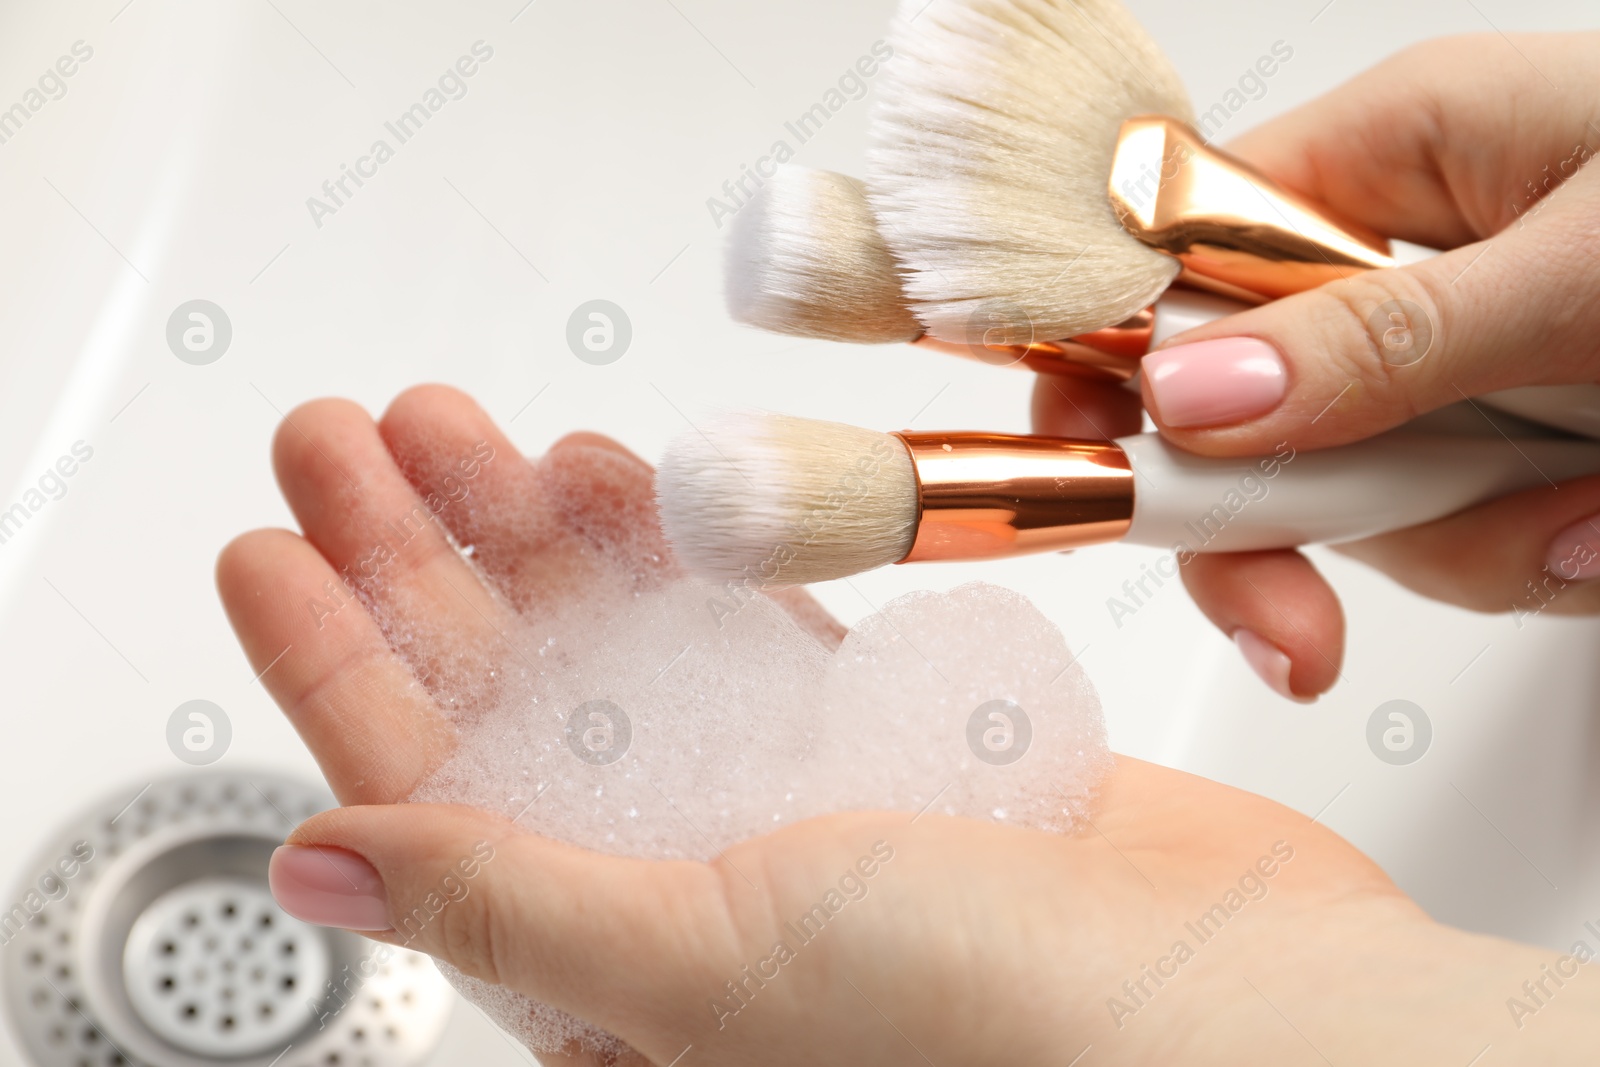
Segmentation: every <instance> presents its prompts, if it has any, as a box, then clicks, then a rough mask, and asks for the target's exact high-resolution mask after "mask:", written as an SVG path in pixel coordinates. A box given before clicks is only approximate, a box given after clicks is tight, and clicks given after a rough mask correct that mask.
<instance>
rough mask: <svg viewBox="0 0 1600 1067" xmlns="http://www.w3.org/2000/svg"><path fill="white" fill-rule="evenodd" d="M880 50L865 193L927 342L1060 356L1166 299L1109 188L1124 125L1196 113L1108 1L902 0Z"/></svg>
mask: <svg viewBox="0 0 1600 1067" xmlns="http://www.w3.org/2000/svg"><path fill="white" fill-rule="evenodd" d="M891 41H892V43H893V45H894V50H895V58H894V59H893V60H892V61H891V62H889V63H888V64H886V65H885V74H884V77H883V82H882V83H881V85H880V88H879V94H880V95H879V98H878V104H877V109H876V111H875V113H874V121H873V143H872V147H871V149H870V151H869V167H868V174H869V181H868V189H869V193H870V199H871V204H872V207H873V208H874V209H875V211H876V213H877V217H878V219H879V220H880V222H881V223H882V230H883V233H884V235H885V237H886V238H887V239H888V244H889V246H890V248H891V249H892V250H893V253H894V255H895V258H896V259H897V260H898V261H899V263H900V264H901V265H902V267H903V268H905V270H906V272H907V273H906V277H905V281H904V285H905V290H906V293H907V295H908V296H909V298H910V300H911V304H912V308H913V310H914V311H915V312H916V314H917V316H918V318H920V319H921V321H922V323H923V325H925V326H926V327H927V328H928V332H929V333H930V334H932V335H933V336H934V337H937V338H939V339H941V340H946V341H957V342H966V343H975V342H980V341H985V340H989V341H993V340H995V331H996V330H999V331H1001V332H1002V333H1003V334H1004V338H1003V339H1004V340H1005V341H1007V342H1010V343H1025V342H1028V341H1030V340H1057V339H1060V338H1063V337H1071V336H1074V335H1077V334H1080V333H1086V332H1089V331H1091V330H1097V329H1101V328H1103V327H1106V326H1111V325H1114V324H1116V323H1118V322H1122V321H1124V320H1126V319H1128V318H1129V317H1131V316H1132V315H1133V314H1134V313H1136V312H1137V311H1139V310H1140V309H1141V308H1144V307H1145V306H1147V305H1148V304H1149V303H1150V302H1151V301H1153V300H1154V299H1155V298H1156V297H1157V296H1159V295H1160V293H1161V292H1162V291H1163V290H1164V289H1166V287H1167V286H1168V285H1170V284H1171V283H1172V280H1173V279H1174V278H1175V277H1176V276H1177V273H1178V264H1177V262H1176V261H1175V260H1174V259H1172V258H1171V257H1169V256H1166V255H1164V254H1162V253H1160V252H1156V251H1154V250H1152V249H1150V248H1147V247H1146V246H1144V245H1142V244H1140V243H1139V242H1138V241H1137V240H1136V239H1134V238H1133V237H1132V236H1130V235H1129V234H1128V233H1127V232H1126V231H1125V230H1123V228H1122V226H1121V224H1120V223H1119V222H1118V221H1117V218H1116V215H1115V214H1114V212H1113V211H1112V208H1111V206H1110V202H1109V200H1108V198H1107V195H1106V185H1107V181H1108V178H1109V175H1110V173H1111V160H1112V156H1113V152H1114V149H1115V146H1116V140H1117V132H1118V130H1119V128H1120V127H1121V125H1122V122H1123V121H1124V120H1125V119H1127V118H1130V117H1132V116H1134V115H1140V114H1164V115H1171V116H1173V117H1175V118H1180V119H1185V120H1189V119H1191V116H1192V108H1191V106H1190V104H1189V99H1188V94H1187V93H1186V92H1185V90H1184V87H1183V83H1182V82H1181V81H1180V80H1179V78H1178V75H1177V72H1176V71H1174V70H1173V68H1172V66H1171V64H1170V63H1169V62H1168V61H1167V58H1166V57H1165V56H1164V55H1163V54H1162V52H1161V50H1160V49H1159V48H1158V47H1157V46H1156V44H1155V42H1154V41H1152V40H1151V39H1150V38H1149V36H1148V35H1147V34H1146V33H1145V32H1144V29H1143V28H1142V27H1141V26H1140V25H1139V23H1138V21H1137V20H1136V19H1135V18H1134V17H1133V15H1132V14H1130V13H1129V12H1128V11H1127V9H1126V8H1124V7H1123V6H1122V5H1121V4H1120V3H1118V2H1117V0H939V2H938V3H936V4H931V5H930V4H928V3H927V0H902V5H901V8H900V12H899V14H898V16H897V19H896V24H895V32H894V34H893V36H892V38H891Z"/></svg>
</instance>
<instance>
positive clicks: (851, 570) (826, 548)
mask: <svg viewBox="0 0 1600 1067" xmlns="http://www.w3.org/2000/svg"><path fill="white" fill-rule="evenodd" d="M656 496H657V500H658V502H659V504H660V508H661V523H662V528H663V529H664V530H665V531H666V535H667V539H668V540H669V541H670V542H671V543H672V546H673V549H674V551H675V552H676V553H677V555H678V558H679V560H680V561H681V562H682V563H683V564H684V565H685V566H686V567H688V568H689V569H690V570H691V571H695V572H697V573H700V574H703V575H706V576H708V577H715V578H725V579H733V580H741V581H745V582H748V583H750V584H751V585H752V586H755V587H762V586H769V585H770V586H781V585H801V584H806V583H809V582H820V581H827V580H829V579H832V578H843V577H848V576H849V575H852V574H859V573H861V572H862V571H867V570H872V569H874V568H876V567H881V566H883V565H884V564H886V563H896V562H898V561H900V560H901V559H904V558H905V556H906V553H908V552H909V551H910V550H911V544H912V541H913V540H914V539H915V537H916V525H917V482H916V474H915V471H914V470H913V468H912V465H911V456H910V454H909V453H908V452H907V451H906V448H905V445H904V443H903V442H901V441H900V440H898V439H897V438H895V437H893V436H891V435H889V434H884V433H878V432H875V431H873V430H863V429H860V428H858V427H855V426H846V425H843V424H841V423H836V422H817V421H814V420H811V419H797V418H792V417H789V416H785V415H756V414H742V415H729V416H724V417H722V418H720V419H717V420H715V421H713V422H709V423H707V424H706V425H704V426H703V427H701V428H699V429H695V430H691V431H689V432H687V433H685V434H684V435H683V436H681V437H679V438H678V439H677V440H675V441H674V442H673V443H672V445H671V446H670V447H669V448H668V449H667V454H666V456H665V458H663V459H662V461H661V467H660V470H659V471H658V473H657V476H656Z"/></svg>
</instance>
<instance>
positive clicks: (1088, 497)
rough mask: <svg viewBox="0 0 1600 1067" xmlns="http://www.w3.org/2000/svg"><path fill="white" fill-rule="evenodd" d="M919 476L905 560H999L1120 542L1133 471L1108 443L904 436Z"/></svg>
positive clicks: (1129, 517)
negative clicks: (914, 521)
mask: <svg viewBox="0 0 1600 1067" xmlns="http://www.w3.org/2000/svg"><path fill="white" fill-rule="evenodd" d="M895 436H897V437H899V438H900V440H902V441H904V442H905V445H906V448H907V450H909V451H910V453H911V463H912V466H913V468H914V469H915V471H916V475H917V537H916V540H915V542H914V543H913V544H912V546H911V551H910V552H909V553H907V555H906V558H905V559H903V560H901V561H900V562H902V563H917V562H922V561H924V560H937V559H995V558H998V557H1001V556H1018V555H1023V554H1025V553H1029V552H1048V551H1051V550H1061V549H1069V548H1081V547H1082V546H1084V545H1097V544H1103V543H1105V542H1107V541H1118V540H1121V539H1122V537H1123V535H1124V534H1126V533H1127V531H1128V528H1129V526H1130V525H1132V522H1133V468H1132V467H1130V466H1129V464H1128V457H1127V455H1126V454H1124V453H1123V451H1122V449H1120V448H1118V447H1117V446H1116V445H1114V444H1111V443H1109V442H1106V441H1075V440H1069V439H1067V438H1060V437H1023V436H1018V435H1015V434H998V433H914V432H912V431H909V430H908V431H905V432H903V433H899V434H896V435H895Z"/></svg>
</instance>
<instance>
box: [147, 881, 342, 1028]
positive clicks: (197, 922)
mask: <svg viewBox="0 0 1600 1067" xmlns="http://www.w3.org/2000/svg"><path fill="white" fill-rule="evenodd" d="M330 973H331V972H330V970H329V967H328V945H327V942H326V941H325V940H324V939H323V937H322V935H321V933H320V932H319V931H317V930H315V929H313V928H311V927H308V926H306V925H305V924H304V923H299V922H296V921H294V920H293V919H289V918H286V917H285V916H284V914H283V912H282V911H280V910H279V909H278V905H277V904H276V903H275V902H274V901H273V899H272V894H271V893H269V892H267V890H266V888H265V887H264V886H262V885H260V884H259V883H256V882H248V881H245V880H243V879H239V878H201V879H197V880H196V881H193V882H190V883H188V884H187V885H181V886H179V887H178V888H176V889H174V890H171V891H170V892H168V893H167V894H165V895H164V896H162V897H160V898H159V899H158V900H156V902H155V903H153V904H151V905H150V906H149V907H148V908H146V909H145V912H144V914H143V915H141V916H139V918H138V920H137V921H135V922H134V924H133V932H132V933H131V934H130V935H129V936H128V944H127V947H126V948H124V949H123V952H122V979H123V982H124V984H125V985H126V986H127V990H128V999H130V1000H132V1001H133V1007H134V1010H135V1011H137V1012H138V1013H139V1017H140V1018H142V1019H143V1020H144V1021H145V1023H146V1024H147V1025H148V1026H149V1027H150V1029H152V1030H154V1031H155V1032H156V1033H158V1034H160V1035H161V1036H162V1037H164V1038H166V1039H167V1040H168V1041H170V1042H172V1043H173V1044H174V1045H177V1046H178V1047H179V1048H185V1049H188V1050H189V1051H191V1052H198V1053H200V1054H201V1055H203V1056H214V1057H228V1058H233V1057H236V1056H238V1055H239V1054H240V1053H250V1052H255V1051H257V1050H258V1049H263V1048H271V1047H273V1046H277V1047H279V1048H281V1047H283V1045H284V1044H285V1043H287V1042H288V1041H289V1040H290V1039H292V1038H293V1037H294V1035H295V1031H297V1030H299V1029H300V1027H301V1026H303V1025H304V1024H305V1011H304V1010H303V1009H304V1005H305V1001H306V991H307V990H315V989H320V988H321V987H322V986H323V984H324V983H326V982H327V981H328V978H329V976H330Z"/></svg>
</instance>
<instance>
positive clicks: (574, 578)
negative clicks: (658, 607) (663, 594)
mask: <svg viewBox="0 0 1600 1067" xmlns="http://www.w3.org/2000/svg"><path fill="white" fill-rule="evenodd" d="M379 429H380V431H381V433H382V434H383V438H384V440H385V441H386V442H387V444H388V446H389V448H390V450H391V451H392V452H393V454H394V457H395V460H396V462H397V463H398V464H399V466H400V469H401V470H402V471H403V472H404V473H405V476H406V478H407V479H408V480H409V481H410V483H411V485H412V487H413V488H414V490H415V491H416V492H417V494H418V495H420V496H422V497H423V498H424V499H428V500H432V501H434V502H436V503H437V504H438V505H439V506H438V507H437V508H436V514H437V515H438V517H439V519H440V521H441V522H443V523H444V524H445V526H446V527H448V528H449V530H450V532H451V534H452V535H453V536H454V537H455V539H456V541H457V542H458V543H460V544H463V545H471V546H472V552H473V559H474V561H475V562H476V563H477V565H478V566H479V567H480V568H481V569H482V570H483V572H484V574H485V575H486V576H487V577H488V578H489V580H490V581H491V582H493V583H494V584H495V586H496V587H497V588H498V589H499V590H500V592H501V593H502V594H503V595H504V596H505V597H506V599H507V600H509V601H510V602H511V604H513V605H514V606H515V607H516V608H517V609H518V610H519V611H523V612H526V611H529V610H532V609H538V608H548V607H549V606H551V605H553V604H554V603H556V602H558V601H560V600H562V599H566V598H572V597H576V596H578V595H580V594H581V591H582V590H583V589H584V588H586V587H588V586H589V585H590V584H591V583H592V582H594V581H596V580H598V579H600V578H602V577H603V576H604V575H605V574H607V573H610V572H612V571H615V570H617V569H618V568H617V567H616V564H618V563H619V562H620V563H623V564H624V570H625V571H626V569H627V568H633V569H645V570H648V571H649V572H650V573H653V574H654V575H655V576H657V577H659V576H662V575H665V574H666V573H669V572H670V569H671V568H670V566H668V565H666V564H665V563H664V562H663V563H662V564H661V565H658V566H654V567H651V566H650V562H651V560H653V559H654V560H661V561H665V560H666V559H667V558H668V553H667V550H666V545H665V542H664V540H663V539H662V538H661V536H660V532H659V526H658V523H657V519H656V511H655V499H654V491H653V475H652V473H651V470H650V467H649V466H648V465H647V464H645V463H644V462H643V461H642V460H640V459H638V458H637V457H636V456H634V455H633V454H632V453H630V452H628V451H627V449H625V448H623V447H622V446H621V445H618V444H616V443H615V442H612V441H609V440H607V439H606V438H603V437H600V436H599V435H597V434H573V435H570V436H568V437H566V438H563V439H562V440H561V441H559V442H557V444H556V445H555V447H554V448H552V449H551V451H550V454H549V455H548V456H547V457H545V459H543V460H542V461H540V462H538V463H535V464H530V463H529V462H527V461H526V460H524V459H523V458H522V456H521V455H520V454H519V453H518V451H517V449H516V446H514V445H513V444H512V443H511V441H510V440H509V439H508V438H506V436H505V435H504V434H503V433H501V432H500V429H499V427H497V426H495V424H494V422H493V420H491V419H490V418H489V416H488V414H487V413H485V412H484V410H483V409H482V408H480V407H479V406H478V405H477V403H476V402H474V401H473V400H472V399H471V398H470V397H468V396H467V395H466V394H464V393H461V392H459V391H458V390H455V389H451V388H448V387H446V386H440V385H427V386H418V387H417V388H414V389H408V390H407V391H406V392H404V393H402V394H400V396H399V397H397V398H396V399H395V401H394V403H392V404H390V405H389V410H388V411H387V412H385V413H384V416H383V419H382V421H381V423H380V425H379ZM624 549H626V551H627V552H628V553H629V554H630V558H628V559H625V560H624V559H619V558H618V551H621V550H624ZM610 550H615V551H610Z"/></svg>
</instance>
